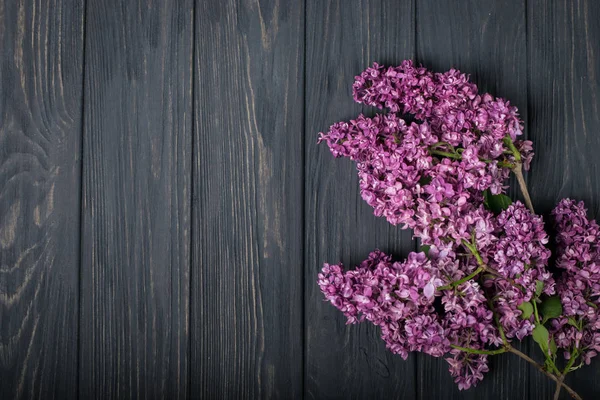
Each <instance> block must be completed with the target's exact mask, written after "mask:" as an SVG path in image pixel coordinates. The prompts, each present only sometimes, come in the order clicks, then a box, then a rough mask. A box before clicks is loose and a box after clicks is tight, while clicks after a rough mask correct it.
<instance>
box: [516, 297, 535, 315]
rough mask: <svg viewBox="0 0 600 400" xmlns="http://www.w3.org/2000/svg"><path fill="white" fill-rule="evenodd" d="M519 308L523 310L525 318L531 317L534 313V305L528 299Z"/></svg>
mask: <svg viewBox="0 0 600 400" xmlns="http://www.w3.org/2000/svg"><path fill="white" fill-rule="evenodd" d="M517 308H518V309H519V310H521V311H522V312H523V313H522V314H521V318H523V319H529V317H531V314H533V305H532V304H531V303H530V302H528V301H526V302H523V303H521V305H520V306H518V307H517Z"/></svg>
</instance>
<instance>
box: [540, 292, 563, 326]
mask: <svg viewBox="0 0 600 400" xmlns="http://www.w3.org/2000/svg"><path fill="white" fill-rule="evenodd" d="M562 312H563V309H562V304H561V303H560V297H558V296H552V297H548V298H547V299H545V300H544V301H543V302H542V304H541V305H540V313H541V314H542V317H543V318H544V322H546V321H548V320H549V319H550V318H556V317H560V315H561V314H562Z"/></svg>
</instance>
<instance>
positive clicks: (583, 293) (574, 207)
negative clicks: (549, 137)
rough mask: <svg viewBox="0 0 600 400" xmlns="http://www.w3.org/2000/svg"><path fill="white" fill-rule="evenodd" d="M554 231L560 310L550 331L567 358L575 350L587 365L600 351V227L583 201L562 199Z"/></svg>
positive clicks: (554, 211) (557, 211)
mask: <svg viewBox="0 0 600 400" xmlns="http://www.w3.org/2000/svg"><path fill="white" fill-rule="evenodd" d="M552 215H553V217H554V220H555V223H556V231H557V238H556V243H557V249H556V251H557V256H558V258H557V261H556V265H557V267H558V268H560V269H562V270H563V271H562V274H561V276H560V278H559V279H558V282H557V285H556V289H557V292H558V295H559V296H560V299H561V303H562V308H563V313H562V316H561V317H559V318H555V319H553V320H552V329H551V333H552V336H553V338H554V340H555V342H556V345H557V347H558V348H560V349H563V351H564V354H565V358H567V359H569V358H570V357H571V356H572V353H573V352H574V351H576V352H577V353H578V354H579V355H581V357H582V360H583V361H584V362H585V363H586V364H589V363H590V361H591V359H592V358H593V357H595V356H596V355H597V354H598V352H599V351H600V314H599V312H598V307H600V249H599V247H598V243H599V239H600V228H599V227H598V224H597V223H596V221H593V220H589V219H588V218H587V210H586V208H585V205H584V203H583V202H579V203H576V202H575V201H574V200H570V199H563V200H561V201H560V202H559V203H558V205H557V206H556V208H555V209H554V210H553V211H552Z"/></svg>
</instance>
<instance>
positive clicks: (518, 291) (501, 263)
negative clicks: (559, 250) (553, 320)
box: [479, 202, 555, 340]
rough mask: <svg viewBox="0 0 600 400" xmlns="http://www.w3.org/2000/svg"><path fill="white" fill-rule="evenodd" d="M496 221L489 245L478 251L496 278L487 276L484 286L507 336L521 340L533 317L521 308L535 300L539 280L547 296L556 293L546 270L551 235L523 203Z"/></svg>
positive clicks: (519, 203) (532, 323)
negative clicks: (488, 289)
mask: <svg viewBox="0 0 600 400" xmlns="http://www.w3.org/2000/svg"><path fill="white" fill-rule="evenodd" d="M494 222H495V225H496V226H495V231H494V233H493V234H492V235H490V238H489V244H488V245H483V246H480V247H479V252H480V254H481V257H482V258H483V260H484V262H485V263H486V265H487V266H488V267H489V268H491V269H492V270H494V271H496V273H497V276H488V278H487V279H486V282H485V284H484V285H485V286H486V287H487V288H492V293H493V294H494V296H493V298H494V299H495V301H494V308H495V310H496V312H497V313H498V316H499V320H500V324H501V325H502V327H503V328H504V331H505V333H506V336H507V337H508V338H514V337H516V338H517V339H519V340H522V339H523V338H524V337H525V336H528V335H530V334H531V332H532V330H533V328H534V322H533V321H534V320H533V318H534V317H533V316H531V317H530V318H529V319H523V318H522V316H521V315H522V311H521V310H520V309H519V308H518V307H519V306H520V305H521V304H522V303H523V302H528V301H531V300H532V299H533V298H534V296H535V295H536V294H535V289H536V282H537V281H541V282H542V283H543V284H544V286H543V287H544V289H543V293H544V294H546V295H553V294H554V293H555V283H554V278H553V277H552V275H551V274H550V272H549V271H548V270H547V265H548V259H549V258H550V250H548V249H547V248H546V246H545V245H546V244H547V243H548V235H547V234H546V232H545V230H544V222H543V220H542V217H540V216H537V215H535V214H532V213H531V211H529V210H528V209H527V208H526V207H525V206H524V205H523V204H522V203H521V202H515V203H514V204H512V205H511V206H509V207H508V208H507V209H506V210H504V211H502V213H500V215H498V217H496V218H495V219H494Z"/></svg>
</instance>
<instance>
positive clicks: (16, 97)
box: [0, 0, 84, 399]
mask: <svg viewBox="0 0 600 400" xmlns="http://www.w3.org/2000/svg"><path fill="white" fill-rule="evenodd" d="M83 13H84V8H83V6H82V5H81V4H80V3H79V2H77V1H71V0H56V1H12V0H11V1H0V60H1V62H0V398H1V399H27V398H44V399H65V398H74V397H76V395H77V372H78V369H77V352H78V350H77V341H78V326H79V322H78V310H79V308H78V306H79V302H78V298H79V290H78V288H79V279H78V277H79V265H80V263H79V231H80V220H79V215H80V210H79V209H80V195H81V194H80V193H81V176H80V170H81V168H80V165H81V124H82V105H83V87H82V77H83V29H84V27H83V21H84V17H83Z"/></svg>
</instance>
